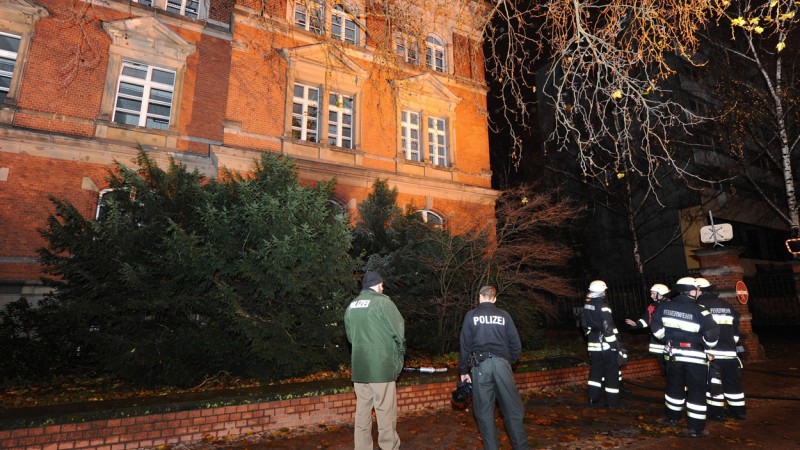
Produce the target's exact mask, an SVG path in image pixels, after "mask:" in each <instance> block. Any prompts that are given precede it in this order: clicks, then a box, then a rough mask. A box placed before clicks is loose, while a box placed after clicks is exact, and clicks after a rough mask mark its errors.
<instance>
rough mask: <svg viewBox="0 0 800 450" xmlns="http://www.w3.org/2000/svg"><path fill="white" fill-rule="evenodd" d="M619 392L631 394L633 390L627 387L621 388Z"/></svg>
mask: <svg viewBox="0 0 800 450" xmlns="http://www.w3.org/2000/svg"><path fill="white" fill-rule="evenodd" d="M619 393H620V394H630V393H631V391H630V390H628V389H625V388H619Z"/></svg>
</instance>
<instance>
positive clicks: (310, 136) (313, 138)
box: [306, 128, 317, 142]
mask: <svg viewBox="0 0 800 450" xmlns="http://www.w3.org/2000/svg"><path fill="white" fill-rule="evenodd" d="M315 130H316V128H315ZM306 140H307V141H308V142H317V133H316V132H314V133H311V132H309V133H307V134H306Z"/></svg>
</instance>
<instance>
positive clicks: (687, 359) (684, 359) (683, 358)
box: [672, 356, 706, 364]
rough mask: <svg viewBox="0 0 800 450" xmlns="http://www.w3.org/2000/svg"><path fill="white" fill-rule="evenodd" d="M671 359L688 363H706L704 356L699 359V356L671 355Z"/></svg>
mask: <svg viewBox="0 0 800 450" xmlns="http://www.w3.org/2000/svg"><path fill="white" fill-rule="evenodd" d="M672 360H673V361H679V362H688V363H693V364H705V363H706V359H705V357H704V358H703V359H699V358H690V357H686V356H673V357H672Z"/></svg>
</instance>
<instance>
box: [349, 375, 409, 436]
mask: <svg viewBox="0 0 800 450" xmlns="http://www.w3.org/2000/svg"><path fill="white" fill-rule="evenodd" d="M353 386H354V390H355V391H356V420H355V430H354V432H353V434H354V440H355V450H372V449H373V447H372V409H373V408H375V416H376V417H377V419H378V446H379V447H380V448H381V449H382V450H397V449H399V448H400V436H398V435H397V385H396V384H395V382H394V381H391V382H388V383H353Z"/></svg>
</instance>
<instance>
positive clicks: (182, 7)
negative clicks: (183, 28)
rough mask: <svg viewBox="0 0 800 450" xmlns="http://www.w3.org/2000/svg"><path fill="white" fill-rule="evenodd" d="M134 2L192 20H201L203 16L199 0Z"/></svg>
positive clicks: (140, 0)
mask: <svg viewBox="0 0 800 450" xmlns="http://www.w3.org/2000/svg"><path fill="white" fill-rule="evenodd" d="M133 2H134V3H138V4H140V5H142V6H153V7H156V8H158V9H163V10H165V11H169V12H173V13H176V14H180V15H182V16H186V17H189V18H191V19H199V18H200V15H201V13H200V1H199V0H133Z"/></svg>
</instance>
